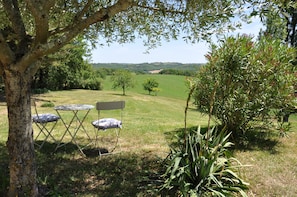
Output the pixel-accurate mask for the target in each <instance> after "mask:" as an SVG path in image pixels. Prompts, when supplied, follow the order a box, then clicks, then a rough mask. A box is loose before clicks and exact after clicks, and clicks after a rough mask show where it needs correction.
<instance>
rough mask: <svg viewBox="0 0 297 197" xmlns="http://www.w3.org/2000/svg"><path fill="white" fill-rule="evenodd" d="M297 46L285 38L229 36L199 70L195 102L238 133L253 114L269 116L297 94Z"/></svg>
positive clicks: (229, 129)
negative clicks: (296, 89)
mask: <svg viewBox="0 0 297 197" xmlns="http://www.w3.org/2000/svg"><path fill="white" fill-rule="evenodd" d="M294 58H295V50H294V49H293V48H288V47H287V46H286V45H285V44H283V43H282V42H281V41H280V40H274V39H272V38H265V37H263V38H261V39H260V40H259V41H257V42H253V41H252V38H251V37H247V36H238V37H236V38H235V37H230V38H226V39H225V40H224V41H222V42H221V43H220V45H218V46H216V45H213V46H212V50H211V52H210V53H209V54H208V55H207V59H208V61H209V62H208V63H207V64H206V66H205V67H204V68H202V69H200V72H198V76H197V83H196V89H195V91H194V99H195V104H196V106H197V108H198V109H199V110H201V111H202V112H204V113H207V114H210V115H212V116H214V117H215V118H217V119H218V120H219V121H220V123H221V124H222V125H223V126H226V127H227V130H228V131H230V132H233V135H237V134H239V133H240V131H242V132H244V131H246V129H247V128H248V126H251V125H250V124H249V123H251V122H252V121H253V120H258V121H265V119H267V118H269V117H270V116H271V115H273V114H271V111H272V110H281V109H284V108H288V107H289V106H290V104H291V102H292V99H293V98H294V90H293V84H294V82H295V81H296V79H295V78H296V77H295V67H294V66H293V64H292V63H293V61H294Z"/></svg>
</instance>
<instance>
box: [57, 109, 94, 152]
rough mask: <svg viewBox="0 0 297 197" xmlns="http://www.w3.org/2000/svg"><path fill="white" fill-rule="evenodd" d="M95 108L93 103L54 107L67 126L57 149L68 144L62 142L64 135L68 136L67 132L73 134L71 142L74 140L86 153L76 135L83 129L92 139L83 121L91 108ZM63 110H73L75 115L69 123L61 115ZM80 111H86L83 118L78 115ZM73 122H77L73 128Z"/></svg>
mask: <svg viewBox="0 0 297 197" xmlns="http://www.w3.org/2000/svg"><path fill="white" fill-rule="evenodd" d="M93 108H94V106H93V105H86V104H70V105H59V106H56V107H55V108H54V109H55V110H56V111H57V113H58V115H59V116H60V117H61V120H62V122H63V124H64V126H65V128H66V130H65V132H64V134H63V135H62V137H61V139H60V141H59V142H58V145H57V146H56V149H55V150H57V149H58V148H60V147H62V146H64V145H66V144H64V143H63V144H61V143H62V141H63V139H64V137H65V136H66V134H69V135H70V136H71V141H70V142H73V143H74V144H75V145H76V146H77V148H78V149H79V150H80V152H81V153H82V154H84V153H83V151H82V148H81V147H80V146H79V144H78V143H77V142H76V139H75V137H76V134H77V132H78V131H79V130H80V129H81V130H83V131H84V132H85V133H86V135H87V136H88V138H89V139H91V138H90V136H89V134H88V132H87V131H86V129H85V128H84V126H83V122H84V120H85V119H86V117H87V116H88V114H89V112H90V110H91V109H93ZM62 111H71V112H72V113H73V116H72V118H71V120H70V122H69V123H67V122H66V121H65V119H64V118H63V117H62V116H61V112H62ZM79 111H85V113H84V114H83V115H82V117H81V118H80V117H79V116H78V114H79V113H78V112H79ZM73 124H76V125H75V127H74V128H73V129H72V127H71V126H73ZM70 142H69V143H70Z"/></svg>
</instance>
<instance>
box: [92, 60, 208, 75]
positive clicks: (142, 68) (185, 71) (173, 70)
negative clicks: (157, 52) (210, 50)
mask: <svg viewBox="0 0 297 197" xmlns="http://www.w3.org/2000/svg"><path fill="white" fill-rule="evenodd" d="M202 65H203V64H182V63H175V62H170V63H163V62H160V63H159V62H157V63H141V64H125V63H95V64H93V67H94V68H95V69H100V70H102V69H105V71H106V72H107V73H108V70H110V71H112V70H115V69H126V70H130V71H133V72H136V73H149V72H150V71H154V70H162V71H161V72H160V74H174V75H186V76H190V75H193V74H194V73H195V72H196V71H197V70H198V69H199V68H200V67H201V66H202Z"/></svg>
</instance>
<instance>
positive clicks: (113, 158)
mask: <svg viewBox="0 0 297 197" xmlns="http://www.w3.org/2000/svg"><path fill="white" fill-rule="evenodd" d="M147 77H156V79H157V81H158V82H159V83H160V89H161V91H160V92H159V94H158V95H157V96H150V95H148V94H147V92H145V91H144V90H143V89H142V85H141V84H142V82H143V81H144V80H145V79H146V78H147ZM136 79H137V80H136V81H137V85H136V86H135V87H134V88H131V89H128V90H127V92H126V93H127V95H126V96H122V95H121V90H111V89H110V87H111V82H110V81H109V79H106V81H104V87H105V88H104V90H103V91H88V90H70V91H56V92H49V93H46V94H41V95H34V96H35V97H38V98H40V99H43V100H45V101H46V100H48V101H51V102H52V103H54V105H60V104H70V103H71V104H73V103H79V104H82V103H84V104H93V105H95V103H96V101H109V100H125V101H126V108H125V110H124V113H123V122H124V125H123V130H122V131H121V134H120V140H119V144H120V147H118V148H117V149H116V152H117V154H113V155H109V156H103V157H101V158H100V157H98V155H96V154H94V152H93V150H95V147H93V146H91V147H90V148H89V151H90V152H89V153H92V154H87V155H86V156H83V155H82V154H80V152H79V151H78V150H77V148H76V147H75V146H74V145H73V144H71V143H70V144H68V145H66V146H64V147H62V148H60V149H58V150H57V151H56V152H54V149H55V144H54V143H53V142H49V143H46V144H45V146H44V147H43V148H42V149H41V150H36V158H37V173H38V182H39V185H40V191H41V193H42V194H43V195H44V196H100V197H101V196H103V197H104V196H106V197H110V196H122V197H124V196H125V197H126V196H131V197H132V196H160V193H158V190H157V189H158V187H159V186H160V183H161V180H162V178H161V176H160V175H161V173H162V172H164V163H163V162H164V158H165V157H166V156H167V154H168V151H169V148H168V142H169V139H170V136H172V135H173V134H174V133H175V132H176V130H178V129H181V128H183V127H184V109H185V98H186V91H187V89H186V87H185V85H184V84H185V78H184V77H181V76H162V75H139V76H136ZM45 101H40V102H38V110H39V111H40V112H51V113H55V111H54V109H53V108H52V107H41V105H42V104H44V103H45ZM0 114H1V121H0V170H1V173H0V196H5V191H6V188H7V186H8V168H7V166H8V156H7V150H6V147H5V143H6V140H7V130H8V128H7V111H6V104H5V102H4V100H3V99H2V100H1V102H0ZM101 115H103V114H101ZM63 116H64V117H63V118H65V119H66V120H69V119H70V118H71V113H65V114H63ZM96 118H97V112H96V110H95V109H93V110H91V112H90V114H89V115H88V117H87V119H86V121H85V124H84V125H85V128H86V129H87V131H88V132H90V134H91V135H92V136H93V134H94V132H95V130H94V128H93V127H92V125H91V124H90V123H91V121H92V120H94V119H96ZM187 122H188V127H195V126H197V125H201V126H202V127H206V125H207V117H206V116H202V115H201V114H199V113H198V112H196V111H195V110H194V108H193V106H191V108H190V110H189V114H188V120H187ZM290 122H291V132H289V133H287V134H288V136H287V137H283V138H280V137H279V135H278V132H269V133H266V132H255V133H254V135H250V136H248V137H247V139H246V143H247V144H248V146H246V147H247V148H243V147H242V148H240V147H237V148H236V149H235V150H234V156H235V157H236V158H237V159H238V160H239V161H240V162H241V163H242V164H243V165H245V167H243V168H242V170H241V176H243V177H244V179H245V180H246V181H247V182H249V183H250V190H249V191H248V195H249V196H261V197H262V196H288V197H289V196H296V194H297V187H296V184H297V165H296V163H297V140H296V137H297V136H296V129H297V117H296V116H295V115H293V116H292V117H290ZM34 128H35V127H34ZM35 129H36V128H35ZM64 129H65V128H64V126H63V125H62V123H61V122H59V123H58V125H57V127H56V129H55V131H54V136H55V137H56V138H59V137H61V135H62V134H61V133H62V132H63V131H64ZM77 137H78V138H77V139H78V142H79V144H80V145H82V146H83V145H86V144H87V143H88V142H89V141H88V139H87V137H86V136H85V135H84V133H83V132H79V133H78V136H77ZM68 140H69V138H66V139H65V141H64V142H65V143H66V142H68Z"/></svg>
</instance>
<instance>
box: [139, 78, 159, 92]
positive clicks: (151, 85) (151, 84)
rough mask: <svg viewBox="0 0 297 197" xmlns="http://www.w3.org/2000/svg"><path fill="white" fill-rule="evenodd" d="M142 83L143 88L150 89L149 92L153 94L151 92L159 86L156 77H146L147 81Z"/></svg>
mask: <svg viewBox="0 0 297 197" xmlns="http://www.w3.org/2000/svg"><path fill="white" fill-rule="evenodd" d="M142 85H143V89H144V90H146V91H148V93H149V94H151V92H156V91H157V90H158V87H159V83H158V82H157V80H156V79H153V78H148V79H146V81H145V82H144V83H143V84H142Z"/></svg>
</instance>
